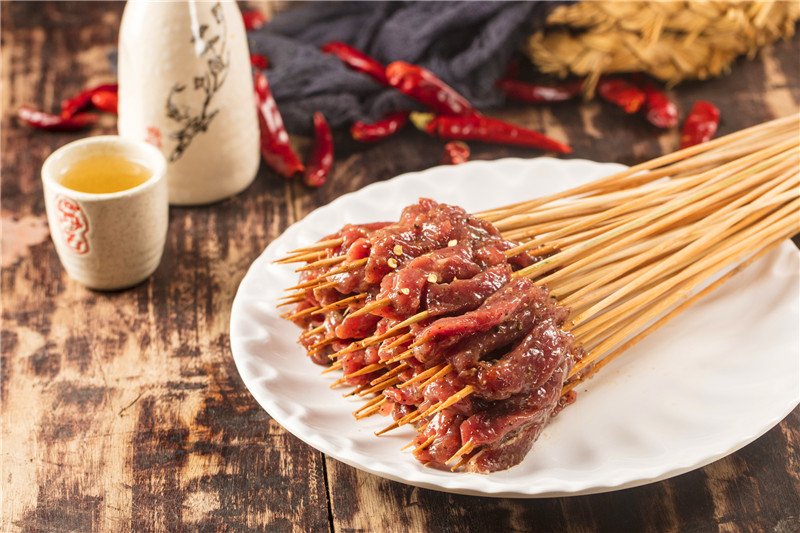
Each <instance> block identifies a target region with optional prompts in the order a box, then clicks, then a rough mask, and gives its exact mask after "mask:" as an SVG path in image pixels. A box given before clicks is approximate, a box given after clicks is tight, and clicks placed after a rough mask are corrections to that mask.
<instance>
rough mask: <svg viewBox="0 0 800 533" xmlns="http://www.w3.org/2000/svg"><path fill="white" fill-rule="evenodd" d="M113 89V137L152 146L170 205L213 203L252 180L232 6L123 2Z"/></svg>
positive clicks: (250, 129) (253, 122)
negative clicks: (161, 159) (161, 161)
mask: <svg viewBox="0 0 800 533" xmlns="http://www.w3.org/2000/svg"><path fill="white" fill-rule="evenodd" d="M118 82H119V118H118V130H119V134H120V135H121V136H122V137H128V138H133V139H137V140H145V141H147V142H149V143H151V144H153V145H155V146H157V147H159V148H160V149H161V151H162V153H163V154H164V156H165V157H166V159H167V183H168V185H169V202H170V204H173V205H199V204H208V203H212V202H216V201H218V200H222V199H224V198H227V197H229V196H232V195H234V194H237V193H239V192H241V191H243V190H244V189H245V188H247V187H248V186H249V185H250V184H251V183H252V181H253V178H255V175H256V172H257V171H258V166H259V163H260V151H259V130H258V119H257V117H256V108H255V101H254V95H253V78H252V73H251V67H250V54H249V50H248V46H247V36H246V34H245V29H244V22H243V20H242V15H241V12H240V11H239V8H238V6H237V5H236V3H235V2H233V1H212V2H208V1H201V0H175V1H159V2H151V1H147V0H129V1H128V4H127V5H126V6H125V11H124V13H123V17H122V25H121V27H120V35H119V66H118Z"/></svg>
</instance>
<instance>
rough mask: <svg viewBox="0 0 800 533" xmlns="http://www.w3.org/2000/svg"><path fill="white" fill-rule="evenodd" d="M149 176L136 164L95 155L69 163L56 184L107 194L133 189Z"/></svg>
mask: <svg viewBox="0 0 800 533" xmlns="http://www.w3.org/2000/svg"><path fill="white" fill-rule="evenodd" d="M152 175H153V173H152V171H151V170H150V169H149V168H147V167H146V166H144V165H143V164H141V163H137V162H136V161H133V160H130V159H126V158H124V157H122V156H119V155H115V154H96V155H92V156H90V157H87V158H86V159H79V160H77V161H75V162H73V163H72V165H70V166H69V167H67V168H66V169H64V171H63V172H62V173H61V175H60V176H59V179H58V181H59V183H61V185H63V186H64V187H67V188H68V189H72V190H73V191H78V192H86V193H90V194H107V193H114V192H120V191H126V190H128V189H133V188H134V187H137V186H139V185H141V184H142V183H144V182H145V181H147V180H148V179H149V178H150V176H152Z"/></svg>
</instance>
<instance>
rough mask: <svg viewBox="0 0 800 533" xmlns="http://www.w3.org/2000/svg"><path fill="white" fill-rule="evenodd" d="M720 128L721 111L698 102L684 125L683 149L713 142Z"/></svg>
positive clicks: (708, 104) (682, 135) (711, 105)
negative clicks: (712, 139) (718, 127)
mask: <svg viewBox="0 0 800 533" xmlns="http://www.w3.org/2000/svg"><path fill="white" fill-rule="evenodd" d="M717 126H719V109H717V107H716V106H715V105H714V104H712V103H710V102H704V101H702V100H701V101H698V102H695V103H694V106H692V110H691V111H690V112H689V116H687V117H686V120H685V121H684V123H683V131H682V133H681V148H688V147H689V146H694V145H695V144H700V143H704V142H706V141H709V140H711V138H712V137H713V136H714V134H715V133H716V132H717Z"/></svg>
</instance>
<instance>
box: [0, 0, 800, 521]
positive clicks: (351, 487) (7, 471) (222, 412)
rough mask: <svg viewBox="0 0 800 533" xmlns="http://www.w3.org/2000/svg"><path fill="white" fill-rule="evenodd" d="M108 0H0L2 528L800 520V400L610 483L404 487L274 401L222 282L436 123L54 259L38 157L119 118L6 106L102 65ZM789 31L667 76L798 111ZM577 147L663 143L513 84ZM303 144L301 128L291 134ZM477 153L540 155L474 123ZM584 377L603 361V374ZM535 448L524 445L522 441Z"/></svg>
mask: <svg viewBox="0 0 800 533" xmlns="http://www.w3.org/2000/svg"><path fill="white" fill-rule="evenodd" d="M122 8H123V4H122V3H118V2H112V3H103V2H90V3H85V4H78V3H72V2H70V3H61V2H56V3H38V2H31V3H26V2H10V3H9V2H3V3H2V139H1V142H2V238H3V248H2V456H0V459H1V460H2V472H1V476H0V477H1V478H2V531H181V530H185V531H290V530H292V531H490V530H497V531H528V530H532V531H609V532H616V531H726V532H731V531H774V532H778V533H786V532H792V531H799V530H800V473H799V472H800V409H795V410H794V411H793V412H792V413H791V414H790V415H789V416H788V417H787V418H786V419H784V420H783V421H782V422H781V423H780V424H778V425H777V426H776V427H774V428H772V429H771V430H769V431H768V432H767V433H766V434H765V435H763V436H762V437H760V438H759V439H757V440H756V441H755V442H753V443H751V444H749V445H748V446H746V447H744V448H743V449H741V450H739V451H738V452H736V453H733V454H731V455H729V456H728V457H726V458H724V459H721V460H719V461H716V462H714V463H712V464H710V465H708V466H706V467H704V468H700V469H697V470H695V471H692V472H689V473H686V474H683V475H680V476H677V477H675V478H672V479H668V480H666V481H661V482H658V483H652V484H649V485H645V486H641V487H638V488H632V489H627V490H621V491H616V492H611V493H606V494H597V495H590V496H574V497H565V498H544V499H491V498H479V497H472V496H462V495H453V494H447V493H442V492H436V491H432V490H425V489H419V488H415V487H411V486H407V485H403V484H401V483H396V482H392V481H388V480H385V479H382V478H380V477H377V476H374V475H371V474H367V473H364V472H362V471H359V470H356V469H354V468H351V467H349V466H347V465H344V464H342V463H340V462H338V461H336V460H333V459H331V458H328V457H325V456H324V455H323V454H322V453H320V452H318V451H316V450H315V449H313V448H311V447H309V446H307V445H306V444H304V443H303V442H301V441H300V440H298V439H297V438H295V437H294V436H292V435H291V434H289V433H288V432H287V431H285V430H284V429H283V428H282V427H281V426H280V425H278V424H277V423H276V422H275V421H273V420H272V419H271V418H270V416H269V415H268V414H267V413H266V412H264V410H262V409H261V408H260V407H259V406H258V404H257V403H256V402H255V401H254V399H253V398H252V396H251V395H250V393H249V392H248V391H247V389H246V388H245V386H244V384H243V382H242V380H241V379H240V377H239V374H238V373H237V371H236V368H235V366H234V362H233V358H232V356H231V349H230V341H229V336H228V324H229V319H230V309H231V302H232V300H233V297H234V294H235V291H236V289H237V286H238V284H239V282H240V281H241V279H242V277H243V276H244V274H245V272H246V270H247V268H248V266H249V265H250V264H251V262H252V261H253V260H254V259H255V258H256V257H257V256H258V255H259V254H260V253H261V251H262V250H263V249H264V247H265V246H266V245H267V244H269V242H270V241H271V240H272V239H274V238H275V237H277V236H278V235H280V234H281V232H282V231H283V230H284V229H285V228H286V227H287V226H288V225H290V224H291V223H293V222H295V221H297V220H299V219H301V218H302V217H303V216H304V215H306V214H307V213H309V212H310V211H312V210H313V209H315V208H317V207H319V206H322V205H324V204H326V203H328V202H330V201H331V200H332V199H334V198H336V197H338V196H340V195H341V194H343V193H346V192H350V191H355V190H357V189H359V188H361V187H363V186H364V185H367V184H369V183H372V182H376V181H381V180H385V179H388V178H391V177H393V176H395V175H398V174H400V173H403V172H407V171H415V170H421V169H425V168H429V167H431V166H434V165H436V164H438V162H439V160H440V157H441V152H442V145H443V143H442V142H440V141H437V140H432V139H430V138H428V137H426V136H425V135H423V134H420V133H418V132H415V131H413V130H412V129H408V130H405V131H403V132H402V133H401V134H400V135H398V136H397V137H396V138H393V139H392V140H391V141H387V142H384V143H382V144H376V145H370V146H361V145H357V144H356V143H355V142H353V141H350V140H348V139H347V136H346V134H338V135H337V136H336V146H337V159H336V168H335V171H334V173H333V176H332V177H331V179H330V182H329V183H328V184H327V185H326V186H324V187H322V188H321V189H318V190H313V191H312V190H309V189H307V188H305V187H304V186H303V185H302V184H300V183H298V182H297V181H294V182H288V181H284V180H283V179H281V178H278V177H277V176H276V175H275V174H273V173H272V172H271V171H270V170H268V169H267V168H265V167H262V168H261V170H260V171H259V174H258V177H257V179H256V181H255V183H254V184H253V185H252V186H251V187H250V188H249V189H248V190H247V191H245V192H244V193H242V194H240V195H238V196H236V197H235V198H231V199H228V200H226V201H223V202H221V203H218V204H216V205H212V206H208V207H201V208H172V209H171V211H170V218H169V235H168V241H167V246H166V251H165V254H164V257H163V261H162V263H161V265H160V267H159V268H158V270H157V271H156V272H155V274H154V275H153V276H152V277H151V278H150V279H149V280H148V281H147V282H145V283H143V284H141V285H139V286H138V287H135V288H133V289H130V290H127V291H123V292H116V293H99V292H92V291H90V290H87V289H85V288H84V287H82V286H81V285H79V284H78V283H76V282H75V281H72V280H71V279H70V278H68V277H67V276H66V274H65V273H64V270H63V269H62V267H61V265H60V263H59V261H58V258H57V256H56V252H55V249H54V247H53V244H52V242H51V240H50V237H49V232H48V229H47V225H46V221H45V211H44V202H43V197H42V189H41V184H40V178H39V170H40V167H41V164H42V162H43V160H44V159H45V157H46V156H47V155H48V154H49V153H50V152H52V151H53V150H54V149H55V148H56V147H58V146H61V145H63V144H65V143H67V142H69V141H72V140H74V139H77V138H80V137H83V136H85V135H96V134H101V133H105V134H108V133H115V120H114V117H113V116H105V117H104V118H103V120H102V121H101V123H100V124H99V125H98V126H96V127H94V128H93V129H92V130H91V131H89V132H79V133H70V134H66V133H64V134H55V133H44V132H40V131H35V130H32V129H30V128H27V127H25V126H23V125H21V124H20V123H19V122H18V121H17V120H16V118H15V115H14V113H15V110H16V109H17V108H18V107H19V106H21V105H25V104H27V105H32V106H34V107H37V108H40V109H46V110H56V109H57V108H58V104H59V102H60V100H61V99H62V98H63V97H64V96H67V95H73V94H75V93H77V92H78V91H79V90H81V89H82V88H83V87H84V86H87V85H91V84H94V83H99V82H103V81H113V80H114V75H113V72H112V70H111V69H110V67H109V63H108V61H107V54H108V53H109V52H110V51H112V50H113V49H114V46H115V41H116V37H117V31H118V28H119V20H120V16H121V11H122ZM798 52H800V39H798V38H797V36H795V38H793V39H792V40H790V41H789V42H781V43H778V44H776V45H774V46H771V47H768V48H766V49H764V50H762V51H761V52H760V53H759V54H758V56H757V57H756V58H755V59H754V60H752V61H740V62H738V63H737V64H736V65H735V67H734V68H733V71H732V72H731V73H730V75H728V76H725V77H724V78H721V79H715V80H710V81H706V82H691V83H685V84H683V85H680V86H679V87H677V88H676V89H674V90H672V91H670V94H671V95H672V96H673V97H674V99H675V100H676V101H677V102H678V104H679V107H680V109H681V110H682V111H683V112H684V113H685V112H686V111H687V110H688V109H689V108H690V106H691V104H692V102H693V101H695V100H698V99H707V100H710V101H712V102H714V103H715V104H716V105H717V106H718V107H719V108H720V109H721V112H722V117H723V119H722V123H721V126H720V133H728V132H731V131H735V130H738V129H740V128H743V127H746V126H750V125H754V124H756V123H759V122H762V121H765V120H768V119H771V118H774V117H778V116H785V115H788V114H789V113H792V112H796V111H797V110H798V106H799V104H800V62H798V60H797V59H798ZM494 114H495V115H497V116H500V117H504V118H508V119H509V120H513V121H515V122H517V123H520V124H524V125H528V126H531V127H535V128H538V129H541V130H543V131H544V132H546V133H548V134H550V135H552V136H554V137H556V138H558V139H561V140H565V141H568V142H569V143H570V144H571V145H572V146H573V147H574V150H575V151H574V157H578V158H587V159H592V160H597V161H618V162H621V163H626V164H632V163H636V162H640V161H644V160H646V159H650V158H652V157H655V156H657V155H659V154H662V153H664V152H667V151H671V150H673V149H675V147H676V145H677V142H678V133H677V131H666V132H660V131H657V130H655V129H654V128H652V127H649V126H648V125H647V124H646V123H645V122H644V121H643V120H641V119H640V118H637V117H628V116H623V115H622V113H620V112H619V111H618V110H617V109H614V108H611V107H610V106H607V105H603V104H600V103H598V102H589V103H580V102H575V103H567V104H562V105H558V106H553V107H551V108H547V107H543V108H531V107H527V106H520V105H513V106H511V105H510V106H509V107H508V108H507V109H503V110H500V111H496V112H495V113H494ZM295 141H296V142H297V146H298V147H300V149H302V150H305V149H307V147H308V144H309V141H308V140H307V139H295ZM472 149H473V158H474V159H497V158H501V157H506V156H518V157H536V156H537V155H539V154H538V153H537V152H535V151H531V150H525V149H514V148H508V147H503V146H490V145H479V144H474V145H473V147H472ZM598 379H602V375H601V377H599V378H598ZM534 453H535V452H534Z"/></svg>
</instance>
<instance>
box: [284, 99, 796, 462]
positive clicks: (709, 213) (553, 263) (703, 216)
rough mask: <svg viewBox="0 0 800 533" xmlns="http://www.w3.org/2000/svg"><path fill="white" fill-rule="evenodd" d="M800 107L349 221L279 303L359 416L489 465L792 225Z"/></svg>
mask: <svg viewBox="0 0 800 533" xmlns="http://www.w3.org/2000/svg"><path fill="white" fill-rule="evenodd" d="M799 120H800V117H798V116H797V115H795V116H791V117H787V118H784V119H778V120H775V121H772V122H769V123H765V124H762V125H759V126H756V127H753V128H749V129H747V130H742V131H740V132H737V133H733V134H730V135H727V136H725V137H722V138H719V139H717V140H714V141H710V142H708V143H704V144H702V145H697V146H693V147H690V148H687V149H684V150H681V151H679V152H675V153H672V154H669V155H666V156H663V157H659V158H657V159H654V160H651V161H648V162H646V163H642V164H640V165H636V166H634V167H631V168H629V169H626V170H624V171H622V172H618V173H616V174H614V175H611V176H608V177H605V178H602V179H599V180H596V181H593V182H591V183H588V184H586V185H582V186H579V187H576V188H573V189H570V190H567V191H563V192H560V193H556V194H553V195H549V196H546V197H541V198H537V199H533V200H530V201H527V202H522V203H519V204H515V205H510V206H505V207H502V208H497V209H492V210H488V211H484V212H481V213H475V214H470V213H467V212H466V211H464V210H463V209H461V208H459V207H456V206H451V205H447V204H441V203H437V202H435V201H433V200H429V199H421V200H420V201H419V202H418V203H417V204H414V205H411V206H408V207H406V208H405V209H404V210H403V213H402V214H401V217H400V219H399V220H398V221H397V222H391V223H389V222H381V223H373V224H362V225H347V226H345V227H344V228H342V229H341V230H339V231H338V232H336V233H335V234H332V235H329V236H327V237H325V238H323V239H322V240H321V241H319V242H317V243H316V244H313V245H310V246H308V247H305V248H302V249H299V250H295V251H293V252H291V253H290V254H289V255H288V256H287V257H286V258H284V259H282V260H281V261H279V262H281V263H303V265H302V266H300V267H299V268H298V269H297V270H298V272H299V273H300V280H299V283H298V284H297V285H296V286H294V287H292V288H290V289H289V291H290V292H289V294H287V295H286V296H285V297H284V298H283V300H284V302H283V303H282V304H281V305H286V306H291V310H290V311H288V312H286V313H285V314H284V315H283V316H284V317H285V318H287V319H289V320H292V321H293V322H295V323H296V324H297V325H299V326H300V327H301V328H302V329H303V331H302V333H301V334H300V338H299V342H300V343H301V344H302V345H303V346H304V347H305V348H306V350H307V352H308V354H309V356H310V357H311V359H312V360H313V361H314V362H316V363H318V364H322V365H326V366H327V367H328V368H327V369H326V370H325V372H333V371H339V370H341V372H342V377H341V378H340V379H339V380H338V381H337V382H336V383H335V385H340V386H350V387H352V388H351V389H350V390H349V391H348V392H347V393H346V396H357V397H361V398H363V399H364V400H365V403H364V404H363V406H362V407H361V408H360V409H358V410H357V411H356V412H355V413H354V415H355V416H356V417H357V418H364V417H367V416H371V415H374V414H378V413H380V414H384V415H388V416H391V417H392V422H391V423H390V424H388V425H387V427H385V428H384V429H383V430H381V431H379V432H378V433H377V434H378V435H380V434H382V433H385V432H387V431H390V430H393V429H395V428H398V427H401V426H406V425H412V426H413V427H415V428H416V430H417V433H416V436H415V437H414V439H413V440H412V442H411V443H410V445H409V446H410V447H413V454H414V456H415V457H416V458H417V459H419V460H420V461H422V462H423V463H425V464H426V465H430V466H433V467H438V468H450V469H452V470H467V471H472V472H482V473H487V472H492V471H496V470H500V469H505V468H509V467H511V466H513V465H515V464H517V463H519V462H520V461H522V459H523V458H524V457H525V455H526V454H527V452H528V451H529V450H530V448H531V446H532V445H533V442H534V441H535V440H536V438H537V437H538V435H539V434H540V433H541V431H542V429H543V428H544V427H545V425H546V424H547V423H548V421H549V420H550V419H551V418H552V417H553V416H555V415H556V414H557V413H558V412H559V411H560V410H561V409H563V408H564V407H565V406H567V405H569V404H570V403H572V402H573V401H574V400H575V390H574V389H575V387H576V385H577V384H578V383H580V382H582V381H583V380H585V379H587V378H589V377H590V376H592V375H594V374H595V373H596V372H597V371H598V370H599V369H601V368H602V367H603V366H605V365H607V364H608V363H609V362H611V361H612V360H613V359H614V358H616V357H617V356H619V355H620V354H621V353H623V352H624V351H625V350H627V349H628V348H629V347H631V346H632V345H634V344H635V343H637V342H638V341H640V340H641V339H643V338H644V337H645V336H647V335H649V334H650V333H652V332H653V331H655V330H656V329H657V328H658V327H660V326H661V325H663V324H664V323H665V322H667V321H668V320H670V319H671V318H673V317H674V316H675V315H677V314H678V313H680V312H681V311H682V310H683V309H685V308H686V307H688V306H689V305H691V304H692V303H693V302H695V301H697V300H698V299H700V298H702V297H703V296H704V295H705V294H707V293H708V292H710V291H712V290H714V289H715V288H716V287H718V286H719V285H721V284H722V283H724V282H725V281H726V280H727V279H729V278H730V277H732V276H733V275H734V274H735V273H736V272H738V271H739V270H741V269H742V268H744V267H746V266H747V265H748V264H750V263H751V262H753V261H755V260H757V259H758V258H760V257H762V256H763V255H764V254H766V253H767V252H769V251H770V250H771V249H773V248H775V247H776V246H778V245H780V244H781V242H782V241H784V240H785V239H786V238H788V237H791V236H792V235H795V234H797V233H799V232H800V135H798V126H799V124H800V123H799V122H798V121H799Z"/></svg>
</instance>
